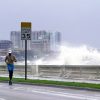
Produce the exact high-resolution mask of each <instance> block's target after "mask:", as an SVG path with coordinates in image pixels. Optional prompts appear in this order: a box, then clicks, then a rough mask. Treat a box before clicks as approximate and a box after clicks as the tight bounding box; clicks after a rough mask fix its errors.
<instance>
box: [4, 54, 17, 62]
mask: <svg viewBox="0 0 100 100" xmlns="http://www.w3.org/2000/svg"><path fill="white" fill-rule="evenodd" d="M5 62H6V63H7V64H13V63H14V62H16V58H15V56H14V55H11V56H9V55H7V56H6V58H5Z"/></svg>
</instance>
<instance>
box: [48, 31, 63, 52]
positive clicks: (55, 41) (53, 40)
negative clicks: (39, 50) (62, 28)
mask: <svg viewBox="0 0 100 100" xmlns="http://www.w3.org/2000/svg"><path fill="white" fill-rule="evenodd" d="M50 34H51V35H50V49H51V50H52V51H58V50H59V46H60V45H61V33H60V32H55V33H50Z"/></svg>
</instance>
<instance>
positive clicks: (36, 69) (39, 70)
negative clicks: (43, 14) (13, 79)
mask: <svg viewBox="0 0 100 100" xmlns="http://www.w3.org/2000/svg"><path fill="white" fill-rule="evenodd" d="M7 73H8V71H7V68H6V65H0V74H7ZM24 74H25V66H24V65H15V71H14V75H20V76H21V75H22V76H23V75H24ZM27 74H28V75H31V76H33V77H34V76H38V77H45V78H62V79H87V80H100V66H94V65H88V66H87V65H28V68H27Z"/></svg>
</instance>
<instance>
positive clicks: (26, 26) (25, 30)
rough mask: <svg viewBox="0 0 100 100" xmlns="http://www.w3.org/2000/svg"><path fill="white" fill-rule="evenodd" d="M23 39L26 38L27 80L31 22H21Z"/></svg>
mask: <svg viewBox="0 0 100 100" xmlns="http://www.w3.org/2000/svg"><path fill="white" fill-rule="evenodd" d="M21 40H25V80H26V79H27V40H31V23H30V22H21Z"/></svg>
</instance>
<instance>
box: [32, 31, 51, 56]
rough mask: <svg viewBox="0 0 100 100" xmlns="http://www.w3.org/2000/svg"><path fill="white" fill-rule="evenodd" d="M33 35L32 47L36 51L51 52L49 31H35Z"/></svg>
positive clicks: (39, 52) (41, 52) (40, 52)
mask: <svg viewBox="0 0 100 100" xmlns="http://www.w3.org/2000/svg"><path fill="white" fill-rule="evenodd" d="M31 36H32V38H31V39H32V40H31V47H32V49H33V50H34V52H35V53H38V54H40V55H41V54H45V53H48V52H50V34H49V33H48V32H46V31H34V32H32V34H31Z"/></svg>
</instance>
